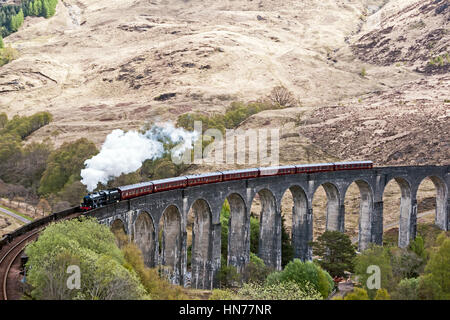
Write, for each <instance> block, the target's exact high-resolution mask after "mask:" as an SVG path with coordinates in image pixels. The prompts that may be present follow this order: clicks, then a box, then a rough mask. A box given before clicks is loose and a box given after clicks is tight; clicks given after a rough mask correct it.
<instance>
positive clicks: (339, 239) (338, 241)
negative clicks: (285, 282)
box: [312, 231, 356, 277]
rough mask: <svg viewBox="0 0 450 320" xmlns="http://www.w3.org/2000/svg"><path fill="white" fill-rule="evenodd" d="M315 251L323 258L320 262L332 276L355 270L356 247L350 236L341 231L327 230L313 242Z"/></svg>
mask: <svg viewBox="0 0 450 320" xmlns="http://www.w3.org/2000/svg"><path fill="white" fill-rule="evenodd" d="M312 247H313V252H314V254H316V255H317V256H318V257H320V258H321V260H320V261H319V264H320V266H321V267H322V268H324V269H325V270H327V271H328V272H329V273H330V274H331V276H333V277H336V276H338V277H339V276H344V271H349V272H351V271H353V258H354V257H355V256H356V248H355V247H354V246H353V245H352V241H351V240H350V238H349V237H348V236H347V235H346V234H344V233H342V232H339V231H325V232H324V233H323V234H322V235H320V237H318V238H317V241H315V242H312Z"/></svg>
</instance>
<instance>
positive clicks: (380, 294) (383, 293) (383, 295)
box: [375, 289, 391, 300]
mask: <svg viewBox="0 0 450 320" xmlns="http://www.w3.org/2000/svg"><path fill="white" fill-rule="evenodd" d="M375 300H391V297H390V295H389V293H388V292H387V290H386V289H378V290H377V294H376V295H375Z"/></svg>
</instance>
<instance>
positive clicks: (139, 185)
mask: <svg viewBox="0 0 450 320" xmlns="http://www.w3.org/2000/svg"><path fill="white" fill-rule="evenodd" d="M151 185H153V182H152V181H147V182H140V183H135V184H130V185H128V186H120V187H117V189H119V190H120V191H128V190H133V189H137V188H144V187H148V186H151Z"/></svg>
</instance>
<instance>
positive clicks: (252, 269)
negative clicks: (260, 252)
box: [242, 252, 272, 284]
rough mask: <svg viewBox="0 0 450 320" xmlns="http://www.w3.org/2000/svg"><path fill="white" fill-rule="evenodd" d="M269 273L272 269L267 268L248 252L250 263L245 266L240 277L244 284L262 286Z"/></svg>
mask: <svg viewBox="0 0 450 320" xmlns="http://www.w3.org/2000/svg"><path fill="white" fill-rule="evenodd" d="M271 272H272V269H271V268H269V267H267V266H266V265H265V264H264V261H263V260H262V259H261V258H259V257H258V256H257V255H256V254H254V253H253V252H250V262H249V263H248V264H247V265H246V266H245V268H244V272H243V275H242V277H243V279H244V281H246V282H255V283H259V284H262V283H264V282H265V281H266V278H267V276H268V275H269V274H271Z"/></svg>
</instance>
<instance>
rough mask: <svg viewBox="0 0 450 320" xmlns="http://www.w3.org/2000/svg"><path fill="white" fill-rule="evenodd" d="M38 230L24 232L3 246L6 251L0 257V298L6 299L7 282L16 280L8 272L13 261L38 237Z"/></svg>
mask: <svg viewBox="0 0 450 320" xmlns="http://www.w3.org/2000/svg"><path fill="white" fill-rule="evenodd" d="M40 231H41V230H36V231H32V232H30V233H28V234H25V235H24V236H22V237H20V238H19V239H16V241H14V242H13V243H11V245H10V246H8V247H7V248H5V249H6V252H5V254H4V255H2V257H1V258H0V274H1V277H0V286H1V293H0V300H8V282H11V281H14V280H17V279H13V278H14V277H13V275H12V274H11V272H10V271H11V268H12V266H13V264H14V262H15V261H16V260H17V258H18V257H19V255H20V254H21V253H22V252H23V250H24V249H25V246H26V245H27V244H28V243H30V242H31V241H33V240H35V239H36V238H37V237H38V235H39V232H40Z"/></svg>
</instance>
